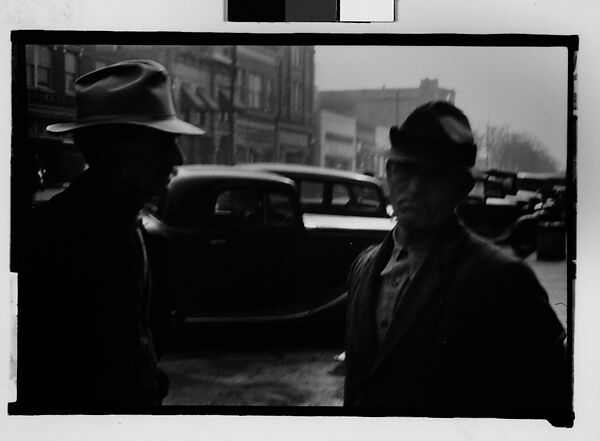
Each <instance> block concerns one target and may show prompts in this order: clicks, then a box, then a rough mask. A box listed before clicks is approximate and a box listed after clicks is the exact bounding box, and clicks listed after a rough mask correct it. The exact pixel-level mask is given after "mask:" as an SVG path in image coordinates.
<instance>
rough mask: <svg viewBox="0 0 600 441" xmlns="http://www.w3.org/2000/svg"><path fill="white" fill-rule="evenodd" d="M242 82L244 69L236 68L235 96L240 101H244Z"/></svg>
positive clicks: (244, 91) (244, 92) (244, 90)
mask: <svg viewBox="0 0 600 441" xmlns="http://www.w3.org/2000/svg"><path fill="white" fill-rule="evenodd" d="M244 86H245V84H244V71H243V70H242V69H238V71H237V72H236V76H235V96H236V98H237V99H239V100H240V102H242V103H245V102H246V89H245V87H244Z"/></svg>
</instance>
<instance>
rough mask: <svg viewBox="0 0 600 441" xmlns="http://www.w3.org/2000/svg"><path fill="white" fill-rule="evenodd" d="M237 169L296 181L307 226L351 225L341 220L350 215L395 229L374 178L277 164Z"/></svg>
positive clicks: (245, 165)
mask: <svg viewBox="0 0 600 441" xmlns="http://www.w3.org/2000/svg"><path fill="white" fill-rule="evenodd" d="M237 167H239V168H243V169H246V170H256V171H266V172H272V173H277V174H279V175H282V176H285V177H288V178H290V179H292V180H293V181H294V182H295V183H296V185H297V186H298V192H299V194H300V203H301V205H302V209H303V210H304V213H305V217H304V219H305V221H306V222H307V223H313V222H315V223H316V224H319V223H323V222H325V223H329V224H332V225H335V224H336V223H338V222H343V223H344V224H346V225H348V226H351V224H352V219H350V220H348V219H344V218H340V216H343V217H348V216H349V217H370V218H379V219H382V220H383V221H382V222H380V223H381V224H382V225H386V226H387V228H388V229H391V226H393V223H392V224H390V213H388V209H387V205H388V202H387V199H386V197H385V196H384V193H383V188H382V184H381V182H380V181H379V180H378V179H376V178H374V177H372V176H369V175H366V174H363V173H355V172H350V171H345V170H335V169H331V168H325V167H317V166H312V165H300V164H281V163H273V162H271V163H269V162H266V163H253V164H240V165H238V166H237ZM330 216H334V217H330Z"/></svg>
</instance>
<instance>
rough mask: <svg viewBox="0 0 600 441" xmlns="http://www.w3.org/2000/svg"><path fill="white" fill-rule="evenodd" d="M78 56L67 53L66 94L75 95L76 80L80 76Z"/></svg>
mask: <svg viewBox="0 0 600 441" xmlns="http://www.w3.org/2000/svg"><path fill="white" fill-rule="evenodd" d="M78 70H79V69H78V66H77V55H75V54H74V53H73V52H65V93H66V94H67V95H75V80H76V79H77V75H78Z"/></svg>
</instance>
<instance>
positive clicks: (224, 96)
mask: <svg viewBox="0 0 600 441" xmlns="http://www.w3.org/2000/svg"><path fill="white" fill-rule="evenodd" d="M230 96H231V95H230V94H229V92H226V91H223V90H220V91H219V107H220V108H221V110H230V109H231V98H230ZM245 108H246V106H245V105H244V104H243V103H242V102H241V101H240V99H239V98H238V97H237V96H234V97H233V110H244V109H245Z"/></svg>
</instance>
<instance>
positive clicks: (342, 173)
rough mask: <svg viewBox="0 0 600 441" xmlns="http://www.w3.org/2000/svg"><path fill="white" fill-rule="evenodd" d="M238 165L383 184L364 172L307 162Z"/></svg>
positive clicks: (295, 174) (282, 172)
mask: <svg viewBox="0 0 600 441" xmlns="http://www.w3.org/2000/svg"><path fill="white" fill-rule="evenodd" d="M237 167H239V168H240V169H246V170H267V171H270V172H274V173H281V174H284V175H294V176H305V177H313V178H323V179H330V180H335V179H338V180H340V179H341V180H347V181H360V182H366V183H371V184H375V185H377V186H381V181H380V180H379V179H377V178H374V177H372V176H368V175H365V174H363V173H357V172H351V171H347V170H337V169H333V168H326V167H319V166H316V165H305V164H284V163H279V162H254V163H248V164H238V165H237Z"/></svg>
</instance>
